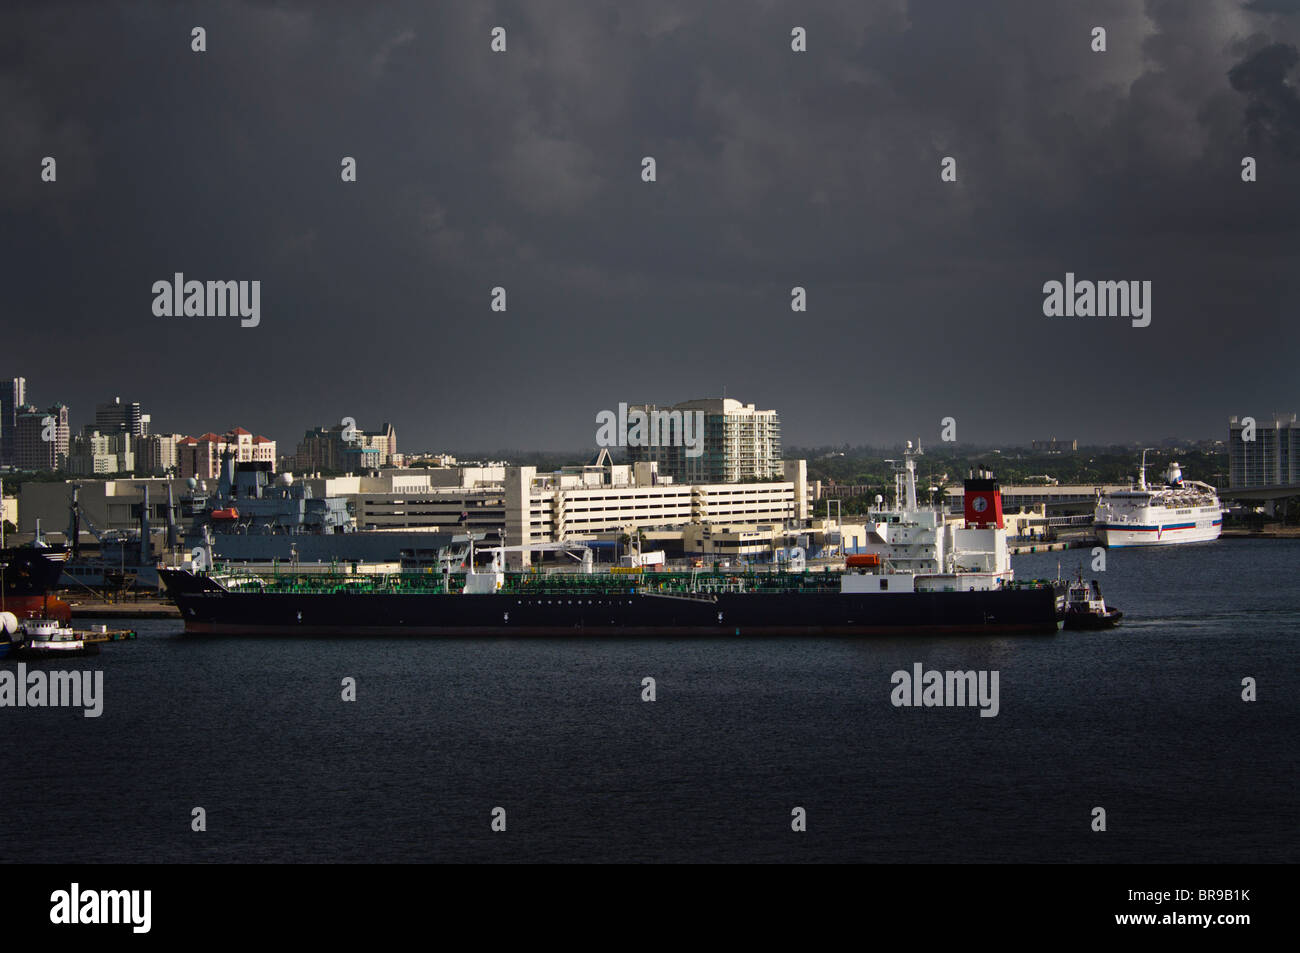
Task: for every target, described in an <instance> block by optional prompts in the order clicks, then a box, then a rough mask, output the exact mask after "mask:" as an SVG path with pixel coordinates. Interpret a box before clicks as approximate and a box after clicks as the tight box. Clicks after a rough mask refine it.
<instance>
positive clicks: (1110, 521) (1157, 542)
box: [1095, 451, 1223, 549]
mask: <svg viewBox="0 0 1300 953" xmlns="http://www.w3.org/2000/svg"><path fill="white" fill-rule="evenodd" d="M1095 525H1096V530H1097V536H1098V538H1099V539H1100V540H1101V542H1102V545H1104V546H1107V547H1110V548H1112V549H1114V548H1118V547H1121V546H1170V545H1173V544H1175V543H1204V542H1209V541H1210V540H1214V539H1218V538H1219V532H1220V531H1221V530H1222V529H1223V507H1222V505H1221V504H1220V503H1219V496H1218V494H1217V493H1216V492H1215V489H1214V487H1212V486H1210V485H1209V484H1208V483H1200V482H1198V481H1196V480H1184V479H1183V471H1182V470H1181V469H1180V468H1179V466H1178V464H1177V463H1170V464H1169V469H1168V470H1166V471H1165V485H1164V486H1149V485H1148V484H1147V459H1146V452H1145V451H1143V453H1142V469H1141V470H1140V471H1139V472H1138V480H1137V484H1136V485H1134V486H1132V487H1130V488H1129V489H1127V490H1116V491H1114V492H1111V493H1107V494H1106V495H1105V496H1102V497H1101V498H1100V499H1098V501H1097V512H1096V516H1095Z"/></svg>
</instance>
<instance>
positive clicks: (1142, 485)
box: [1138, 447, 1155, 490]
mask: <svg viewBox="0 0 1300 953" xmlns="http://www.w3.org/2000/svg"><path fill="white" fill-rule="evenodd" d="M1153 450H1155V447H1146V448H1144V449H1143V450H1142V468H1141V469H1140V470H1138V489H1139V490H1145V489H1146V488H1147V453H1149V452H1151V451H1153Z"/></svg>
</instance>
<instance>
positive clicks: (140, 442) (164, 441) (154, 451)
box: [135, 433, 185, 476]
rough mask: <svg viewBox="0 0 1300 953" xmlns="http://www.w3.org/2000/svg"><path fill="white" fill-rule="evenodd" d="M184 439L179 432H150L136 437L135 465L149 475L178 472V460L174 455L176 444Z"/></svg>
mask: <svg viewBox="0 0 1300 953" xmlns="http://www.w3.org/2000/svg"><path fill="white" fill-rule="evenodd" d="M184 439H185V435H184V434H179V433H151V434H146V435H145V436H143V437H137V438H136V441H135V465H136V468H137V469H138V470H140V471H141V472H142V473H147V474H150V475H151V476H164V475H165V474H167V473H170V472H175V473H177V474H178V475H179V473H180V461H179V458H178V457H177V455H176V446H177V444H179V443H180V442H181V441H182V440H184Z"/></svg>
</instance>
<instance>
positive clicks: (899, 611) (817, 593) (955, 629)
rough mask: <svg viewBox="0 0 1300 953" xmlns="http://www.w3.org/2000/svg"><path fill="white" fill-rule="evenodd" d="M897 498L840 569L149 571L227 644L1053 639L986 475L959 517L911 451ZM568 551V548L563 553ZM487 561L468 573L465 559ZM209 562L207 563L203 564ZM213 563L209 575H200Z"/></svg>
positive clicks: (973, 482) (1038, 586) (970, 486)
mask: <svg viewBox="0 0 1300 953" xmlns="http://www.w3.org/2000/svg"><path fill="white" fill-rule="evenodd" d="M908 447H909V450H908V453H907V454H906V456H905V463H904V465H903V466H899V467H898V468H897V471H896V474H895V502H894V505H893V506H892V507H891V508H889V509H886V508H885V507H883V506H882V505H880V503H877V505H876V507H874V508H873V509H872V511H871V512H870V513H869V514H868V517H867V519H868V524H867V530H868V533H867V546H866V551H865V552H861V553H859V554H855V555H854V556H852V557H849V558H848V559H847V560H846V566H845V568H844V569H843V570H839V571H824V572H812V571H808V570H804V571H802V572H799V571H781V572H770V573H769V572H722V571H718V570H717V569H716V568H715V569H713V570H711V571H710V570H699V569H697V570H690V571H677V572H672V571H668V572H648V571H645V570H644V569H639V568H628V569H624V568H619V567H616V568H612V569H609V570H607V571H595V569H594V568H593V565H592V560H591V557H590V550H588V551H587V553H586V555H585V558H584V560H583V567H582V571H578V572H572V571H565V572H560V571H551V572H540V571H533V572H526V571H507V570H506V569H505V564H506V553H507V552H509V551H511V550H514V551H520V550H525V549H528V548H529V547H527V546H516V547H507V546H504V545H503V546H498V547H489V548H480V549H479V551H478V554H477V556H476V554H475V551H474V538H473V536H470V537H469V551H468V558H467V559H465V560H463V569H462V567H460V566H457V565H455V563H456V560H455V559H447V560H444V561H443V562H442V563H441V565H440V566H439V567H438V568H437V569H436V570H434V569H426V570H425V571H423V572H386V573H366V572H360V571H355V570H354V571H346V572H325V573H320V572H315V573H310V574H307V573H302V572H298V571H296V570H295V569H293V568H292V567H290V568H287V569H285V570H284V571H279V570H277V571H275V572H271V573H249V572H247V571H243V570H240V569H237V568H233V567H231V568H229V569H223V568H222V566H221V565H220V564H218V565H216V566H212V564H211V563H210V562H208V561H207V560H205V559H204V558H202V556H201V555H200V559H199V560H198V563H197V564H195V565H191V566H188V567H185V568H180V569H162V570H159V574H160V576H161V577H162V581H163V584H164V586H165V587H166V590H167V592H168V594H169V596H170V597H171V598H172V599H173V600H174V601H175V603H176V605H177V606H178V607H179V609H180V612H181V617H182V618H183V619H184V622H185V630H186V632H189V633H196V634H229V635H303V636H308V635H338V636H366V635H390V634H409V635H507V636H509V635H564V636H569V635H593V636H610V635H613V636H618V635H628V636H636V635H670V636H671V635H679V634H680V635H725V636H732V635H740V636H745V635H759V634H781V633H786V634H808V635H821V634H847V635H885V634H910V633H918V634H919V633H927V634H929V633H933V634H972V635H985V634H1002V633H1008V634H1009V633H1023V634H1031V633H1050V632H1055V631H1056V630H1057V629H1058V628H1060V627H1061V624H1062V621H1063V619H1064V612H1065V590H1066V587H1065V585H1064V584H1063V583H1061V582H1060V581H1059V580H1058V581H1042V582H1040V581H1030V582H1020V581H1017V580H1015V579H1014V575H1013V572H1012V570H1011V565H1010V557H1009V554H1008V551H1007V546H1006V532H1005V529H1004V528H1003V519H1002V499H1001V493H1000V491H999V489H998V485H997V482H996V481H995V480H994V479H993V478H992V474H990V473H987V472H984V471H981V472H980V473H978V474H976V473H972V474H971V478H970V479H968V480H967V481H966V492H965V504H964V505H965V512H964V514H963V516H964V518H963V519H961V520H948V519H945V517H944V515H943V513H942V511H941V510H940V509H938V508H934V507H928V506H919V505H918V504H917V500H916V474H915V462H914V460H913V454H912V452H911V449H910V447H911V445H910V444H909V445H908ZM574 548H580V546H579V545H578V544H575V547H574ZM484 556H486V557H490V562H489V563H488V564H487V565H486V566H485V567H484V568H483V569H481V570H480V568H479V567H478V565H477V562H476V560H477V558H478V557H484ZM208 558H209V559H210V557H208ZM208 567H211V568H208Z"/></svg>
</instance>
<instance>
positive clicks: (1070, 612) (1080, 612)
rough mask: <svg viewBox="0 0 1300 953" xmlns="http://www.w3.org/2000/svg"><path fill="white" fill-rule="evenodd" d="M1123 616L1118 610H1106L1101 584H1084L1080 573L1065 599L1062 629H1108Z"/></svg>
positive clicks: (1090, 582) (1093, 580) (1094, 582)
mask: <svg viewBox="0 0 1300 953" xmlns="http://www.w3.org/2000/svg"><path fill="white" fill-rule="evenodd" d="M1123 616H1124V613H1122V612H1120V611H1119V610H1118V609H1114V608H1107V606H1106V600H1105V599H1103V598H1102V596H1101V584H1100V583H1099V582H1097V580H1096V579H1091V580H1089V581H1087V582H1084V581H1083V573H1082V572H1080V573H1079V578H1078V580H1077V581H1075V582H1072V583H1070V588H1069V590H1068V592H1067V593H1066V598H1065V625H1064V628H1067V629H1109V628H1111V627H1112V626H1114V625H1116V624H1117V623H1118V622H1119V620H1120V619H1121V618H1123Z"/></svg>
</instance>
